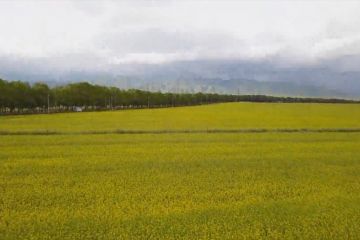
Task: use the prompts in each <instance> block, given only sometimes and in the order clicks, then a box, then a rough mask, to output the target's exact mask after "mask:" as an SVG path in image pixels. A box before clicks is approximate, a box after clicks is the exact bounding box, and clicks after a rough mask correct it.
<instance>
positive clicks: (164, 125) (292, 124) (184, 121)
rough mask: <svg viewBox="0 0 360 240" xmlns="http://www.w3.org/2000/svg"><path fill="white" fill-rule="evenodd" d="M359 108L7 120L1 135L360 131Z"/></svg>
mask: <svg viewBox="0 0 360 240" xmlns="http://www.w3.org/2000/svg"><path fill="white" fill-rule="evenodd" d="M359 119H360V104H304V103H301V104H295V103H288V104H287V103H226V104H213V105H206V106H194V107H177V108H163V109H141V110H124V111H113V112H83V113H76V114H75V113H73V114H69V113H64V114H50V115H46V114H44V115H28V116H24V115H23V116H6V117H1V118H0V131H43V130H48V131H60V132H70V133H74V132H89V131H111V130H176V129H178V130H179V129H181V130H204V129H246V128H271V129H274V128H360V120H359Z"/></svg>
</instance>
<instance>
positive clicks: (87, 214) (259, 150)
mask: <svg viewBox="0 0 360 240" xmlns="http://www.w3.org/2000/svg"><path fill="white" fill-rule="evenodd" d="M250 106H252V107H250ZM266 106H268V108H269V109H267V112H273V113H274V114H271V115H266V114H265V115H264V117H263V118H262V120H263V121H261V119H258V118H256V117H255V116H256V115H257V111H260V109H265V108H266ZM291 106H292V105H288V104H284V105H281V104H270V105H266V104H239V105H237V104H219V105H212V106H203V107H189V108H174V109H159V110H138V111H124V112H102V113H80V114H77V113H76V114H54V115H49V116H47V115H34V116H16V117H5V118H0V128H1V130H6V131H20V130H22V131H35V130H37V131H45V130H52V131H59V132H60V133H66V134H59V135H0V150H1V151H0V239H358V237H359V236H360V225H359V222H360V154H359V149H360V133H359V132H291V133H288V132H276V131H272V132H271V131H269V132H259V133H246V132H241V133H239V132H237V133H232V132H230V131H229V132H226V133H221V132H214V133H212V134H207V133H192V134H188V133H170V134H169V133H166V132H164V133H162V134H151V133H143V134H135V133H133V134H111V133H108V134H73V133H75V132H80V131H100V130H114V129H120V127H119V126H120V125H117V124H119V123H118V122H121V123H124V124H125V126H124V125H123V127H122V128H121V129H128V130H131V129H140V130H141V129H143V130H152V129H153V130H156V129H160V130H161V129H165V127H167V128H168V129H173V130H176V129H182V128H179V125H180V126H183V127H184V128H183V129H191V127H193V129H203V127H202V126H201V124H200V122H197V121H200V120H201V119H202V118H205V116H210V115H212V116H214V118H212V119H209V120H208V121H207V123H208V124H209V125H207V126H210V127H211V125H210V122H211V123H212V124H213V127H212V128H211V129H222V130H224V129H235V128H237V129H246V128H250V127H251V128H260V127H261V128H266V129H277V128H296V129H298V128H314V129H320V128H329V129H330V130H331V129H335V128H341V129H344V128H358V127H360V126H359V123H358V121H356V120H358V119H359V118H358V119H353V118H356V117H357V116H358V114H359V110H357V108H356V107H359V106H358V105H332V104H330V105H329V104H323V105H321V104H295V105H294V108H295V109H298V110H299V111H300V110H301V111H302V114H300V113H296V114H295V113H294V112H293V111H294V110H293V109H292V107H291ZM233 108H234V109H233ZM239 109H248V111H249V112H248V115H247V114H246V113H244V112H243V111H240V110H239ZM220 110H221V111H220ZM212 111H215V112H214V113H212ZM205 112H206V114H205ZM316 112H318V113H319V114H315V113H316ZM185 113H186V114H187V117H185V115H184V114H185ZM280 113H281V114H280ZM309 113H312V115H308V114H309ZM146 114H148V115H146ZM166 114H168V115H170V116H168V115H166ZM87 115H88V116H93V117H92V118H91V120H89V121H90V122H91V123H92V124H91V123H90V122H85V123H84V125H82V124H75V123H76V121H80V119H81V116H87ZM216 115H221V116H218V117H215V116H216ZM249 115H250V116H249ZM109 116H112V117H111V119H109V118H108V117H109ZM127 116H129V117H127ZM163 116H164V117H165V116H166V117H167V118H168V119H173V120H171V121H173V122H178V123H179V125H174V126H173V127H172V126H170V125H166V126H165V125H161V123H162V121H163V120H159V121H160V122H159V125H157V124H156V123H153V125H150V126H149V125H147V124H145V123H146V122H148V123H150V122H151V121H154V119H162V117H163ZM299 116H302V117H301V118H299ZM166 117H165V118H166ZM123 118H125V119H128V120H130V119H132V120H134V121H135V123H136V124H137V126H135V123H132V124H134V125H133V126H132V125H131V124H130V123H127V121H126V120H125V119H123ZM148 118H149V119H152V120H149V119H148ZM16 119H17V120H18V121H15V120H16ZM35 119H41V121H40V122H36V121H35ZM84 119H88V118H87V117H85V118H84ZM186 119H192V122H191V121H187V120H186ZM225 119H233V120H234V119H237V120H238V122H234V123H227V120H226V121H225ZM249 119H253V122H247V121H250V120H249ZM266 119H267V120H268V121H265V120H266ZM269 119H271V121H270V120H269ZM285 119H288V120H289V122H288V125H286V124H285ZM337 120H339V121H338V122H336V121H337ZM51 121H52V122H53V125H51V127H50V125H46V124H45V125H44V127H43V128H42V125H41V124H42V123H44V122H47V123H49V124H50V122H51ZM64 121H65V122H66V123H67V124H70V123H71V124H72V127H73V129H70V128H69V129H67V128H66V124H65V123H64ZM11 122H12V123H11ZM164 122H165V121H164ZM94 123H99V124H100V125H94ZM103 123H104V124H103ZM111 123H112V124H113V125H112V124H111ZM192 123H193V124H192ZM279 123H281V124H282V125H285V126H280V124H279ZM107 124H109V125H107ZM126 124H127V125H126ZM4 125H5V126H6V125H7V126H9V129H8V128H6V127H4ZM131 126H132V127H131ZM185 126H186V128H185ZM210 127H209V128H210Z"/></svg>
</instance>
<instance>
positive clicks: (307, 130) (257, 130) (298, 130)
mask: <svg viewBox="0 0 360 240" xmlns="http://www.w3.org/2000/svg"><path fill="white" fill-rule="evenodd" d="M330 132H360V128H318V129H315V128H312V129H311V128H280V129H266V128H253V129H203V130H201V129H199V130H188V129H183V130H170V129H168V130H167V129H164V130H122V129H118V130H108V131H82V132H59V131H47V130H46V131H0V135H89V134H178V133H330Z"/></svg>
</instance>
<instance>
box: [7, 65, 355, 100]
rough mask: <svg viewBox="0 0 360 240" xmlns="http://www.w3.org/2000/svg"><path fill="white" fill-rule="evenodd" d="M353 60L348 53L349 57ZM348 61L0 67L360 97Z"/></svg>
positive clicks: (15, 75) (12, 75)
mask: <svg viewBox="0 0 360 240" xmlns="http://www.w3.org/2000/svg"><path fill="white" fill-rule="evenodd" d="M346 60H348V59H346ZM344 62H345V63H346V61H343V60H337V61H328V62H326V63H321V64H317V65H311V66H294V65H292V66H284V64H276V63H274V62H271V61H259V62H256V61H254V62H249V61H239V60H197V61H182V62H173V63H167V64H132V65H130V64H129V65H112V66H110V67H108V68H107V69H106V70H104V71H99V70H96V71H91V70H86V71H78V70H73V71H53V72H50V71H44V70H43V69H41V68H39V66H36V67H34V68H32V67H31V65H30V66H29V65H26V66H24V67H23V68H21V67H18V68H17V69H16V70H14V69H6V68H5V69H2V70H0V78H4V79H8V80H23V81H29V82H35V81H43V82H46V83H48V84H49V85H60V84H63V83H68V82H78V81H88V82H91V83H94V84H101V85H107V86H116V87H120V88H139V89H148V90H151V91H170V92H218V93H233V94H236V93H240V94H267V95H276V96H303V97H341V98H355V99H360V69H359V71H355V70H356V69H355V70H354V68H352V69H350V70H349V69H346V66H347V65H346V64H344Z"/></svg>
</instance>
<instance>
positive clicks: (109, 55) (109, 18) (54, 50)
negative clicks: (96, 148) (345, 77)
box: [0, 1, 360, 69]
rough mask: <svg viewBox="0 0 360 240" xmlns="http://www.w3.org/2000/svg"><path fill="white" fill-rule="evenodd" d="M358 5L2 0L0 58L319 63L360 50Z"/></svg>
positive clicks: (68, 62)
mask: <svg viewBox="0 0 360 240" xmlns="http://www.w3.org/2000/svg"><path fill="white" fill-rule="evenodd" d="M359 13H360V2H359V1H353V2H352V1H318V2H316V1H248V2H247V1H116V2H115V1H113V2H104V1H89V2H86V1H0V31H1V34H0V58H1V59H11V60H12V61H15V60H21V61H27V62H31V61H39V59H40V60H43V62H45V65H46V64H48V65H49V66H50V65H51V66H53V67H54V66H56V67H59V68H64V69H67V68H78V69H82V68H85V69H86V68H98V69H102V68H103V69H106V68H107V67H108V66H114V65H115V66H116V65H119V64H136V63H150V64H161V63H167V62H172V61H177V60H196V59H242V60H258V59H264V58H265V59H266V58H274V57H276V58H278V59H282V60H284V61H288V62H293V63H295V64H313V63H316V62H318V61H321V60H324V59H332V58H336V57H341V56H344V55H359V54H360V27H359V26H360V14H359ZM44 60H46V61H44ZM4 61H6V60H2V62H3V63H4ZM9 61H10V60H9ZM0 67H1V66H0Z"/></svg>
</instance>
